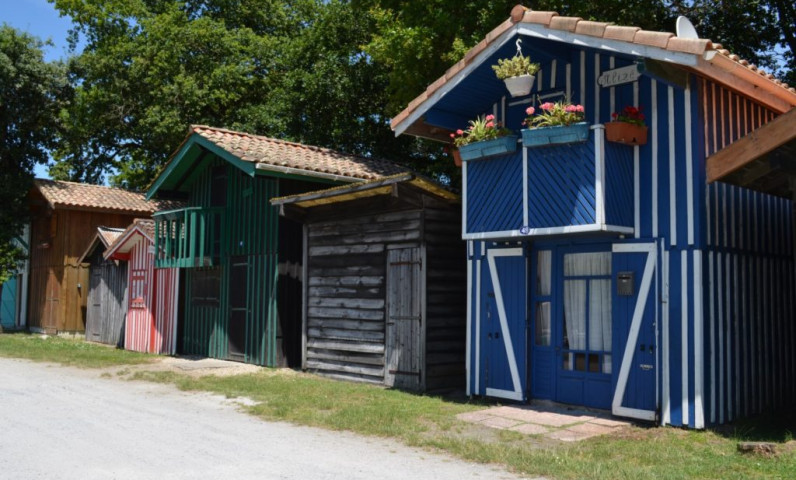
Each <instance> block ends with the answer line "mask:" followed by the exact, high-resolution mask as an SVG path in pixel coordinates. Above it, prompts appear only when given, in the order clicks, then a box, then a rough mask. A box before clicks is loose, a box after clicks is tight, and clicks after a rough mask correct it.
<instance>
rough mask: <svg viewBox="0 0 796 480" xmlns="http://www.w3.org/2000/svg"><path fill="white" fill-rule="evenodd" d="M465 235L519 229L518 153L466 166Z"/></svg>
mask: <svg viewBox="0 0 796 480" xmlns="http://www.w3.org/2000/svg"><path fill="white" fill-rule="evenodd" d="M465 188H467V232H468V233H481V232H500V231H505V230H517V229H519V228H520V227H521V226H522V150H521V149H520V150H518V151H517V152H516V153H514V154H512V155H505V156H500V157H493V158H490V159H485V160H478V161H470V162H468V163H467V185H466V187H465Z"/></svg>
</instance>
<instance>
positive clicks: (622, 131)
mask: <svg viewBox="0 0 796 480" xmlns="http://www.w3.org/2000/svg"><path fill="white" fill-rule="evenodd" d="M605 139H606V140H608V141H609V142H616V143H624V144H625V145H645V144H646V143H647V127H646V126H644V125H633V124H632V123H627V122H608V123H606V124H605Z"/></svg>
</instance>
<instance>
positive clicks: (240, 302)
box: [228, 256, 249, 362]
mask: <svg viewBox="0 0 796 480" xmlns="http://www.w3.org/2000/svg"><path fill="white" fill-rule="evenodd" d="M248 287H249V264H248V262H247V261H246V257H243V256H238V257H232V258H231V259H230V271H229V330H228V335H229V359H230V360H236V361H239V362H243V361H245V356H246V319H247V318H248V316H249V315H248V313H249V309H248V306H247V301H246V300H247V298H246V297H247V295H246V293H247V291H248V289H249V288H248Z"/></svg>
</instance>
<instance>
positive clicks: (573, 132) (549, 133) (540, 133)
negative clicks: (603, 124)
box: [522, 122, 589, 147]
mask: <svg viewBox="0 0 796 480" xmlns="http://www.w3.org/2000/svg"><path fill="white" fill-rule="evenodd" d="M588 138H589V124H588V123H586V122H580V123H575V124H572V125H566V126H564V125H559V126H555V127H539V128H530V129H525V130H523V131H522V145H523V146H524V147H542V146H545V145H560V144H563V143H576V142H585V141H586V140H587V139H588Z"/></svg>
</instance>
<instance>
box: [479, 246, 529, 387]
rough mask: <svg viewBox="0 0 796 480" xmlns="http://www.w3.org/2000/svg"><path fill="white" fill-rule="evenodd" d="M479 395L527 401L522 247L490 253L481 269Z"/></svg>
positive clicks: (501, 249)
mask: <svg viewBox="0 0 796 480" xmlns="http://www.w3.org/2000/svg"><path fill="white" fill-rule="evenodd" d="M479 280H480V283H481V299H480V305H479V309H480V312H479V322H478V325H477V327H476V328H477V329H478V331H479V333H478V338H479V340H480V361H479V362H480V378H481V380H480V385H479V391H480V392H481V393H483V394H485V395H487V396H490V397H501V398H508V399H511V400H519V401H521V400H524V399H525V378H526V363H527V356H526V336H527V332H526V325H527V320H526V318H527V317H526V293H527V292H526V285H527V283H526V282H527V267H526V259H525V254H524V250H523V248H521V247H516V248H500V249H490V250H488V251H487V255H486V268H482V269H481V278H480V279H479Z"/></svg>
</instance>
